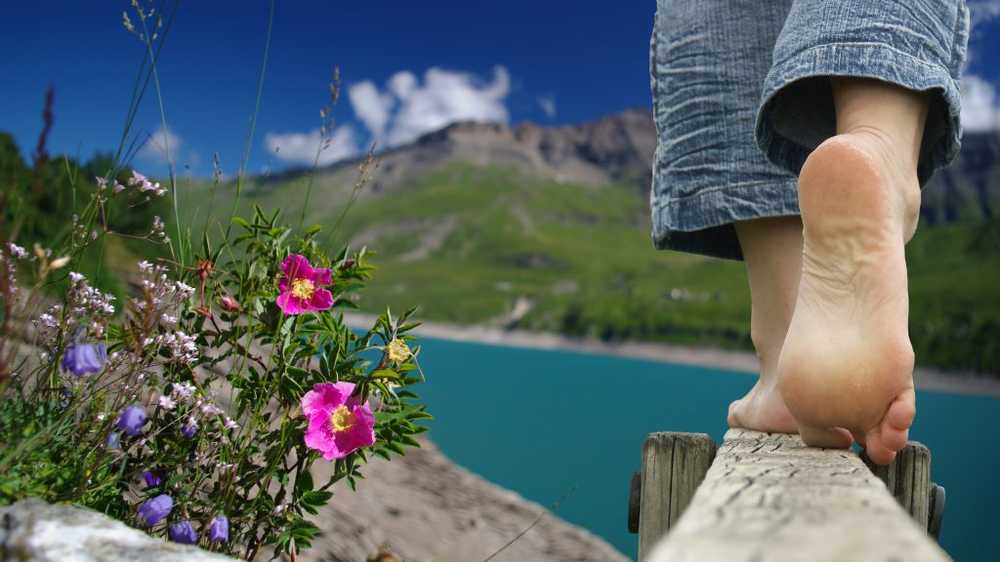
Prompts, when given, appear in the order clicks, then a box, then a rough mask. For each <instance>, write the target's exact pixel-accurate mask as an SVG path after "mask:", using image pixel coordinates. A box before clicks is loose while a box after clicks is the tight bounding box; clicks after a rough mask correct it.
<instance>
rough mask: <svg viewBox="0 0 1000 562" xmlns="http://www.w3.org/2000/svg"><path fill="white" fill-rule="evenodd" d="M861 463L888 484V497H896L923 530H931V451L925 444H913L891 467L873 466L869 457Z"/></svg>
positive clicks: (900, 454) (903, 451)
mask: <svg viewBox="0 0 1000 562" xmlns="http://www.w3.org/2000/svg"><path fill="white" fill-rule="evenodd" d="M861 460H863V461H864V462H865V464H866V465H868V468H869V469H870V470H871V471H872V474H874V475H875V476H877V477H878V478H879V479H881V480H882V481H883V482H885V485H886V488H888V489H889V493H890V494H892V495H893V496H895V498H896V500H897V501H899V504H900V505H901V506H903V509H905V510H906V511H907V512H909V514H910V516H911V517H913V520H914V521H916V522H917V524H918V525H920V526H921V527H923V528H925V529H926V528H927V527H928V517H929V516H930V497H931V451H930V449H928V448H927V447H926V446H925V445H924V444H923V443H918V442H916V441H910V442H908V443H907V444H906V446H905V447H903V449H902V450H901V451H899V452H898V453H896V460H894V461H892V463H891V464H888V465H877V464H874V463H872V462H871V461H870V460H869V459H868V457H867V456H866V455H861Z"/></svg>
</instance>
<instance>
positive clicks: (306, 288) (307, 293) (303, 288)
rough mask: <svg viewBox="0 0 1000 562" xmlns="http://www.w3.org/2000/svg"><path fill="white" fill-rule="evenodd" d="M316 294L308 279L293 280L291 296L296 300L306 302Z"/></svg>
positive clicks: (314, 286)
mask: <svg viewBox="0 0 1000 562" xmlns="http://www.w3.org/2000/svg"><path fill="white" fill-rule="evenodd" d="M315 292H316V285H313V282H312V281H310V280H308V279H295V280H293V281H292V296H294V297H295V298H297V299H302V300H304V301H307V300H309V299H311V298H312V296H313V293H315Z"/></svg>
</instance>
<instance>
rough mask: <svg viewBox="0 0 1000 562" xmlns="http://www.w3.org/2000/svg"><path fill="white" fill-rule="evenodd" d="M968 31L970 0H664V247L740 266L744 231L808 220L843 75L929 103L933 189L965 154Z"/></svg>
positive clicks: (659, 33) (657, 63) (659, 40)
mask: <svg viewBox="0 0 1000 562" xmlns="http://www.w3.org/2000/svg"><path fill="white" fill-rule="evenodd" d="M968 33H969V13H968V9H967V8H966V6H965V2H964V0H774V1H767V0H658V2H657V13H656V19H655V24H654V30H653V37H652V40H651V44H650V74H651V85H652V91H653V115H654V118H655V120H656V125H657V133H658V135H659V143H658V147H657V150H656V156H655V158H654V163H653V185H652V190H651V193H650V198H651V201H650V202H651V207H652V219H653V240H654V243H655V244H656V246H657V247H658V248H671V249H675V250H681V251H687V252H694V253H700V254H706V255H711V256H718V257H724V258H733V259H740V258H741V257H742V253H741V251H740V247H739V241H738V239H737V238H736V233H735V229H734V228H733V223H734V222H736V221H740V220H751V219H756V218H762V217H772V216H782V215H794V214H798V195H797V192H796V178H795V176H796V175H797V174H798V172H799V170H800V169H801V167H802V164H803V162H804V161H805V159H806V157H807V156H808V155H809V153H810V152H811V151H812V150H813V149H814V148H815V147H816V146H817V145H818V144H819V143H821V142H822V141H823V140H825V139H826V138H829V137H830V136H832V135H833V134H834V133H835V130H836V127H835V123H836V121H835V114H834V111H833V99H832V93H831V91H830V81H829V77H830V76H855V77H867V78H875V79H878V80H883V81H886V82H891V83H894V84H897V85H899V86H902V87H904V88H908V89H911V90H915V91H925V92H929V94H930V97H931V99H930V108H929V113H928V117H927V124H926V126H925V130H924V138H923V144H922V148H921V157H920V161H919V164H918V170H917V172H918V176H919V178H920V182H921V184H924V183H925V182H926V181H927V179H928V178H929V177H930V176H931V174H932V173H933V171H934V170H935V169H937V168H939V167H942V166H944V165H946V164H948V163H949V162H950V161H951V160H952V159H954V157H955V156H956V154H957V153H958V149H959V139H960V136H961V129H960V121H959V114H960V106H959V90H958V80H959V73H960V69H961V66H962V63H963V62H964V60H965V55H966V44H967V42H968ZM757 100H759V103H758V101H757ZM751 139H755V140H751ZM755 148H759V150H756V149H755Z"/></svg>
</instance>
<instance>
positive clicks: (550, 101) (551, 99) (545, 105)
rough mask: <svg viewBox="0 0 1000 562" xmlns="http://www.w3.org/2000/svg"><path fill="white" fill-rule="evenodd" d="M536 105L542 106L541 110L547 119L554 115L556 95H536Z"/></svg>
mask: <svg viewBox="0 0 1000 562" xmlns="http://www.w3.org/2000/svg"><path fill="white" fill-rule="evenodd" d="M538 105H540V106H541V107H542V112H543V113H545V116H546V117H548V118H549V119H552V118H553V117H555V116H556V97H555V96H553V95H548V96H538Z"/></svg>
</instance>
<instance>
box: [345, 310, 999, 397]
mask: <svg viewBox="0 0 1000 562" xmlns="http://www.w3.org/2000/svg"><path fill="white" fill-rule="evenodd" d="M343 314H344V323H345V324H347V325H348V326H349V327H351V328H354V329H365V330H367V329H368V328H370V327H371V326H372V324H373V323H374V322H375V319H376V318H377V316H376V315H374V314H364V313H357V312H344V313H343ZM412 333H413V334H414V335H417V336H419V337H424V338H433V339H441V340H448V341H456V342H465V343H479V344H485V345H494V346H500V347H522V348H528V349H539V350H546V351H571V352H577V353H589V354H597V355H612V356H617V357H626V358H629V359H642V360H647V361H656V362H660V363H673V364H680V365H690V366H695V367H708V368H714V369H722V370H726V371H732V372H736V373H743V374H747V375H755V374H757V370H758V361H757V356H756V355H754V354H753V353H750V352H748V351H732V350H726V349H717V348H708V347H693V346H684V345H676V344H669V343H659V342H629V341H626V342H606V341H603V340H598V339H594V338H574V337H569V336H564V335H560V334H556V333H552V332H533V331H530V330H517V329H515V330H504V329H502V328H496V327H491V326H482V325H476V324H472V325H461V324H448V323H444V322H433V321H431V322H422V323H421V325H420V326H419V327H418V328H416V329H415V330H413V332H412ZM914 382H915V383H916V387H917V389H918V390H928V391H932V392H944V393H949V394H964V395H975V396H989V397H996V398H1000V378H989V377H987V376H984V375H981V374H974V373H961V372H958V373H956V372H947V371H940V370H938V369H933V368H927V367H918V368H917V369H916V371H915V372H914Z"/></svg>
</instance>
